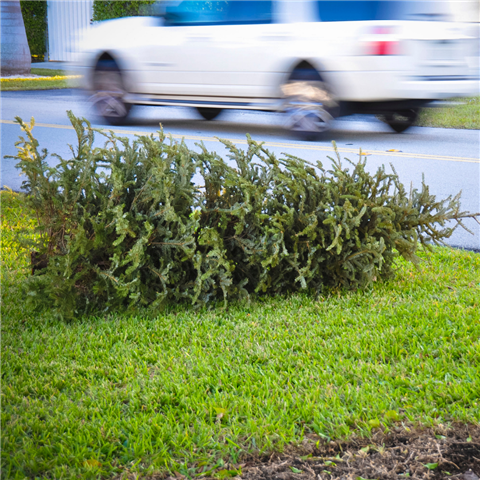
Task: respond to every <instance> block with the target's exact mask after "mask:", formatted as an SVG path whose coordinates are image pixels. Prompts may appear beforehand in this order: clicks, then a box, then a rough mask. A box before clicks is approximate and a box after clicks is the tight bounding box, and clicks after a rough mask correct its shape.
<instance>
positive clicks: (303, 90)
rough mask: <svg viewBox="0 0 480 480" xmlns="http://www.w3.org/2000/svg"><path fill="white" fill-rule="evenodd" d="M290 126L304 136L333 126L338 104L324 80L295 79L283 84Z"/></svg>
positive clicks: (310, 137)
mask: <svg viewBox="0 0 480 480" xmlns="http://www.w3.org/2000/svg"><path fill="white" fill-rule="evenodd" d="M283 93H284V99H285V100H284V102H285V103H284V111H285V114H286V117H287V120H286V126H287V128H288V129H289V130H290V131H291V132H292V133H293V134H294V135H295V136H297V137H299V138H300V139H302V140H310V141H311V140H317V139H318V138H319V137H320V136H321V134H322V133H323V132H326V131H328V130H329V129H330V127H331V125H332V122H333V120H334V116H335V111H336V110H337V108H338V104H337V102H336V101H335V99H334V98H333V96H332V94H331V92H330V90H329V89H328V88H327V85H326V84H325V83H324V82H322V81H302V80H292V81H290V82H288V83H287V84H286V85H284V86H283Z"/></svg>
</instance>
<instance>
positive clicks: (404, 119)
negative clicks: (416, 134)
mask: <svg viewBox="0 0 480 480" xmlns="http://www.w3.org/2000/svg"><path fill="white" fill-rule="evenodd" d="M419 112H420V109H418V108H411V109H408V110H399V111H398V112H388V113H384V114H382V115H377V118H379V119H380V120H381V121H382V122H384V123H386V124H387V125H388V126H389V127H390V128H391V129H392V130H394V131H395V132H397V133H402V132H404V131H405V130H407V129H408V128H410V127H411V126H412V125H413V124H414V123H415V122H416V121H417V118H418V114H419Z"/></svg>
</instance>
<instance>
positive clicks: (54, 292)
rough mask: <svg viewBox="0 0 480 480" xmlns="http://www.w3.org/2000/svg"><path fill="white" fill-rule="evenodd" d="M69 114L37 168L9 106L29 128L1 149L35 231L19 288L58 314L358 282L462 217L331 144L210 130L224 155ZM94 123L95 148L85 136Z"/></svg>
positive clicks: (379, 274)
mask: <svg viewBox="0 0 480 480" xmlns="http://www.w3.org/2000/svg"><path fill="white" fill-rule="evenodd" d="M69 117H70V120H71V122H72V124H73V126H74V128H75V131H76V133H77V136H78V147H77V148H76V149H73V148H72V156H71V158H69V159H62V158H60V157H58V160H59V163H58V165H57V166H56V167H49V166H48V164H47V162H46V160H45V159H46V157H47V152H46V151H43V152H40V151H39V149H38V147H39V144H38V142H37V140H35V138H34V137H33V135H32V133H31V130H32V128H33V120H32V124H30V125H26V124H24V123H23V122H22V120H21V119H20V118H18V117H17V122H18V123H20V125H21V127H22V129H23V130H24V132H25V133H26V134H27V138H26V139H24V138H21V140H20V141H19V142H17V146H18V148H19V153H18V155H17V156H16V157H13V158H16V159H17V160H18V165H17V167H18V168H21V170H22V171H23V173H24V174H25V175H26V178H27V181H26V182H25V183H24V188H25V189H26V191H27V193H28V203H29V205H30V206H31V207H33V208H34V209H35V211H36V215H37V217H38V219H39V232H41V233H42V238H43V240H42V241H41V242H37V243H36V244H34V245H32V246H31V247H30V248H33V249H34V250H35V252H36V253H35V255H34V256H32V258H33V259H34V260H35V262H38V263H36V264H34V268H35V269H36V270H37V272H36V274H35V275H33V276H32V277H30V279H29V281H28V282H27V284H26V288H27V292H25V293H24V296H23V298H25V299H26V300H27V301H30V302H34V303H36V304H37V305H38V306H42V305H43V306H46V307H48V308H49V309H53V310H54V311H56V312H57V313H58V314H59V315H62V316H73V315H76V314H80V313H82V312H91V311H101V312H104V313H105V312H109V311H112V310H114V309H117V308H120V307H121V308H124V307H127V308H128V307H131V308H133V309H135V308H137V307H138V306H142V305H143V306H150V307H153V308H158V307H161V306H163V305H164V304H166V303H171V302H189V303H191V304H196V305H205V304H208V303H209V302H215V301H217V300H224V301H225V302H226V301H229V300H238V299H244V298H249V297H250V296H252V295H256V294H269V295H274V294H285V293H289V292H294V291H298V290H308V291H312V292H313V291H315V292H323V291H330V290H331V289H332V288H333V289H358V288H365V287H367V286H368V285H370V284H371V283H372V282H374V281H380V280H385V279H390V278H392V277H393V276H394V262H395V259H396V258H397V257H398V256H399V255H401V256H403V257H404V258H406V259H408V260H410V261H413V262H416V261H417V257H416V256H415V252H416V249H417V246H418V242H420V243H421V244H423V245H427V244H428V243H429V242H432V241H433V242H439V241H442V240H443V239H445V238H448V237H449V236H450V235H451V234H452V232H453V230H454V229H455V228H456V226H457V225H458V222H461V219H462V218H466V217H471V216H473V215H472V214H469V213H465V212H460V210H459V197H458V196H457V197H455V198H450V197H449V198H447V199H446V200H444V201H437V200H436V199H435V197H434V196H432V195H430V194H429V190H428V187H427V186H426V185H425V184H423V185H422V188H421V190H420V191H417V190H412V191H411V192H410V193H407V192H406V190H405V188H404V186H403V185H402V183H401V182H400V180H399V179H398V176H397V174H396V173H395V172H393V173H387V172H386V171H385V168H384V167H382V168H379V169H378V170H377V172H376V173H375V174H370V173H369V172H368V171H367V170H366V168H365V167H366V166H365V162H366V160H364V161H362V160H360V161H359V162H358V163H355V164H354V163H351V162H349V161H347V166H346V167H344V166H343V165H342V164H341V161H340V158H339V157H338V154H337V158H336V159H332V167H331V169H330V170H325V169H324V168H323V166H322V165H321V164H320V163H317V164H316V165H311V164H309V163H308V162H306V161H304V160H301V159H299V158H296V157H292V156H289V155H285V156H284V157H283V158H280V159H277V158H276V157H275V156H274V155H273V154H272V153H271V152H269V151H268V150H267V149H266V148H265V147H263V146H262V144H259V143H257V142H254V141H253V140H251V139H250V137H248V148H247V150H246V151H243V150H240V149H238V148H237V147H236V146H235V145H233V144H232V143H230V142H228V141H225V140H223V141H222V142H223V144H224V145H225V146H226V147H227V149H228V151H229V154H228V156H229V158H230V160H231V161H232V163H233V164H234V165H235V166H234V167H232V166H230V165H229V164H227V163H226V162H225V161H224V160H223V159H222V158H221V157H219V156H218V155H217V154H216V153H212V152H209V151H208V150H207V149H206V148H205V147H204V146H203V145H199V152H196V151H193V150H190V149H189V148H187V146H186V145H185V143H183V142H175V141H173V140H168V139H167V138H166V137H165V135H164V134H163V132H159V136H158V137H154V136H153V135H151V136H139V137H137V138H136V140H135V141H134V142H133V143H132V142H130V141H129V140H128V139H127V138H121V137H116V136H115V135H114V134H113V133H111V132H110V133H105V132H102V131H98V130H93V129H92V128H91V127H90V124H89V123H88V122H87V121H86V120H80V119H77V118H75V117H74V116H73V114H72V113H71V112H69ZM95 132H97V133H100V134H101V135H103V136H104V137H105V138H106V143H105V146H104V147H102V148H94V147H93V141H94V134H95ZM102 167H103V168H102ZM347 167H348V168H347ZM194 175H199V176H200V178H201V180H200V184H201V186H197V185H195V184H194V183H193V177H194ZM197 178H198V177H197ZM449 220H455V221H456V222H457V223H455V224H454V225H453V226H446V222H448V221H449Z"/></svg>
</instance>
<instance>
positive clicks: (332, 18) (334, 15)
mask: <svg viewBox="0 0 480 480" xmlns="http://www.w3.org/2000/svg"><path fill="white" fill-rule="evenodd" d="M316 4H317V13H318V17H319V18H318V19H319V20H321V21H323V22H349V21H366V20H446V12H445V10H444V9H443V8H442V7H441V6H440V5H439V2H435V1H409V0H365V1H363V0H319V1H317V2H316Z"/></svg>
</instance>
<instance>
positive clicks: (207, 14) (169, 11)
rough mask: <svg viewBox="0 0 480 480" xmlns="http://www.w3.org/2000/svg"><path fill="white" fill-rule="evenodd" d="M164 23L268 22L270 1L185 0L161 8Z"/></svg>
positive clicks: (221, 23) (270, 10)
mask: <svg viewBox="0 0 480 480" xmlns="http://www.w3.org/2000/svg"><path fill="white" fill-rule="evenodd" d="M165 23H166V24H167V25H242V24H262V23H272V1H267V0H259V1H256V0H245V1H243V0H240V1H239V0H229V1H206V0H205V1H201V0H200V1H193V0H185V1H183V2H180V3H178V4H177V5H169V6H167V7H166V10H165Z"/></svg>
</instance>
